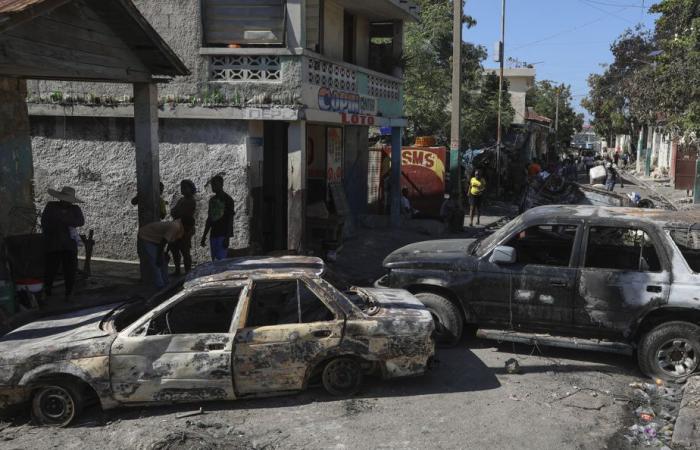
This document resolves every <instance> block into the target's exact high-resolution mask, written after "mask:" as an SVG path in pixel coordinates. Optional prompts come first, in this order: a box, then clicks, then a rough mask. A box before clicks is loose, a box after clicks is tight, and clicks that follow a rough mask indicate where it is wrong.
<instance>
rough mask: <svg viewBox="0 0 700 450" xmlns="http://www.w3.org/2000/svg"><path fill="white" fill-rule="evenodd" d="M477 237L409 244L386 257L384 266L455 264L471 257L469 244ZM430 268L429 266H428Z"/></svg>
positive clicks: (389, 267)
mask: <svg viewBox="0 0 700 450" xmlns="http://www.w3.org/2000/svg"><path fill="white" fill-rule="evenodd" d="M475 241H476V239H441V240H435V241H423V242H416V243H414V244H409V245H407V246H405V247H401V248H400V249H398V250H395V251H393V252H392V253H390V254H389V256H387V257H386V258H385V259H384V267H386V268H388V269H391V268H394V267H400V266H406V265H408V266H412V265H416V264H420V265H422V266H425V265H427V266H430V265H432V264H435V265H443V264H448V265H449V264H453V263H454V262H455V261H457V260H462V259H464V258H467V257H469V246H470V245H471V244H473V243H474V242H475ZM426 268H428V267H426Z"/></svg>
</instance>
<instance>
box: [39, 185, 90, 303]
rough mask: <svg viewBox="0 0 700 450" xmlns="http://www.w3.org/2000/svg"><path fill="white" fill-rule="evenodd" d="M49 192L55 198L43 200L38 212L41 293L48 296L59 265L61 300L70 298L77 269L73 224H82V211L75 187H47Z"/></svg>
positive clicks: (79, 225)
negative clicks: (41, 246)
mask: <svg viewBox="0 0 700 450" xmlns="http://www.w3.org/2000/svg"><path fill="white" fill-rule="evenodd" d="M49 195H51V196H52V197H54V198H55V199H57V200H58V201H51V202H49V203H47V204H46V207H45V208H44V212H43V213H42V214H41V231H42V234H43V235H44V250H45V252H46V253H45V262H44V268H45V272H44V293H45V294H46V296H47V297H50V296H51V291H52V288H53V281H54V278H56V273H58V268H59V266H62V267H63V279H64V282H65V300H66V301H70V298H71V295H72V294H73V286H75V276H76V273H77V272H78V241H79V240H80V238H79V237H78V232H77V231H76V228H77V227H82V226H83V225H85V217H83V211H82V210H81V209H80V207H79V206H78V205H77V203H83V202H82V200H80V199H79V198H78V197H76V196H75V189H73V188H72V187H70V186H64V187H63V188H62V189H61V190H60V191H56V190H54V189H49Z"/></svg>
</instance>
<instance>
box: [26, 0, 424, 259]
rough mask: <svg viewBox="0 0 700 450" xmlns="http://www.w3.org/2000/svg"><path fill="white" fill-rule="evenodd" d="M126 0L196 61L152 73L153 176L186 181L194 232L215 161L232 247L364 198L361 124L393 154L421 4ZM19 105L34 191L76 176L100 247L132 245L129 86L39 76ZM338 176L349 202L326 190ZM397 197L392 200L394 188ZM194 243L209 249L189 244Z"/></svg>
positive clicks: (354, 206)
mask: <svg viewBox="0 0 700 450" xmlns="http://www.w3.org/2000/svg"><path fill="white" fill-rule="evenodd" d="M134 3H135V4H136V6H137V7H138V9H139V10H140V11H141V13H142V14H143V15H144V16H145V17H146V19H147V20H148V21H149V22H150V23H151V24H152V26H153V27H154V28H155V29H156V30H157V31H158V33H160V35H161V36H163V38H164V40H165V41H166V42H167V43H168V45H169V46H170V47H171V48H173V50H174V51H175V52H176V53H177V54H178V56H179V57H180V58H181V59H182V60H183V61H184V62H185V64H186V66H187V67H188V69H189V70H190V72H191V74H190V75H189V76H183V77H178V78H176V79H175V80H173V81H172V82H170V83H168V84H166V85H162V86H160V95H159V99H158V100H159V107H160V110H159V113H158V115H159V118H160V126H159V134H160V177H161V180H162V181H163V183H164V184H165V186H166V188H165V193H164V194H165V195H164V196H165V199H166V200H167V201H169V202H171V203H172V202H174V201H175V200H176V198H177V191H178V184H179V181H180V180H182V179H183V178H189V179H192V180H193V181H194V182H195V184H196V185H197V187H198V188H199V191H200V192H199V194H198V199H199V202H198V214H199V218H198V226H199V230H198V232H201V227H202V224H203V222H204V218H205V214H206V199H207V198H208V195H209V194H208V193H206V191H205V183H206V182H207V180H208V179H209V178H210V177H211V176H213V175H215V174H217V173H224V178H225V187H226V190H227V191H229V192H230V193H231V195H232V197H233V198H234V200H235V202H236V218H235V237H234V240H233V242H232V247H235V248H245V247H251V246H256V247H257V246H259V247H261V248H262V250H265V251H272V250H293V251H295V250H301V249H303V248H304V246H305V239H306V237H307V230H306V222H307V204H308V205H311V204H314V205H317V204H325V205H331V204H333V206H335V207H336V208H337V209H340V208H341V207H342V208H346V209H347V214H348V217H347V219H346V220H350V221H351V220H352V218H353V217H356V216H357V215H358V214H361V213H363V212H364V211H365V208H366V207H367V169H368V149H367V147H368V130H369V127H370V126H382V127H392V134H393V136H394V142H395V144H396V145H395V147H396V149H395V150H396V151H395V156H396V158H397V160H400V140H399V136H400V129H401V127H404V126H405V125H406V121H405V119H404V118H403V117H402V110H403V101H402V79H401V71H400V69H399V62H400V57H401V53H402V47H403V23H404V22H405V21H410V20H415V19H416V18H417V9H416V7H415V6H413V5H412V4H410V3H408V2H406V1H405V0H381V1H377V0H374V1H372V0H353V1H350V0H286V1H284V0H264V1H257V2H250V1H244V0H159V1H157V2H153V1H147V0H137V1H135V2H134ZM109 51H111V49H109V48H106V49H105V52H109ZM28 106H29V113H30V116H31V132H32V145H33V147H34V168H35V186H36V202H37V205H38V206H39V207H41V206H43V204H44V202H45V201H46V200H47V198H46V195H45V192H46V189H47V188H48V187H53V186H62V185H64V184H70V185H73V186H75V187H76V189H77V190H78V194H79V195H80V196H81V197H82V198H84V199H85V200H86V204H85V205H84V210H85V212H86V216H87V224H86V227H90V228H93V229H95V239H96V240H97V245H96V247H95V255H96V256H104V257H113V258H127V259H134V258H135V245H134V243H135V232H136V224H137V220H136V211H135V210H134V209H133V208H132V207H131V205H130V203H129V199H130V198H131V197H132V196H133V195H135V193H136V183H135V180H134V177H133V173H134V172H135V161H134V158H133V153H134V128H133V120H132V118H133V113H134V106H133V94H132V90H131V88H130V86H127V85H122V84H118V83H114V84H107V83H105V84H100V85H94V84H93V85H89V84H84V83H80V82H56V81H34V82H29V85H28ZM396 178H398V177H396ZM395 182H396V183H397V185H398V180H395ZM334 186H342V187H343V188H344V189H342V190H339V189H336V188H334ZM338 192H343V193H344V197H345V198H344V199H342V200H343V201H344V202H345V203H346V205H341V204H337V203H339V202H338V198H333V197H334V196H337V193H338ZM341 197H342V195H341ZM393 206H394V211H395V212H396V215H397V216H398V198H396V201H395V202H394V205H393ZM313 209H314V210H317V209H316V208H313ZM329 209H333V208H332V207H330V206H329ZM195 257H196V259H198V260H200V261H201V260H204V259H205V258H207V253H206V252H205V251H204V250H203V249H199V250H198V253H197V254H196V255H195Z"/></svg>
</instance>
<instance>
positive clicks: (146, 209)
mask: <svg viewBox="0 0 700 450" xmlns="http://www.w3.org/2000/svg"><path fill="white" fill-rule="evenodd" d="M134 135H135V142H136V189H137V190H138V196H139V226H143V225H145V224H147V223H151V222H157V221H159V220H160V189H159V186H158V185H159V183H160V173H159V170H160V168H159V158H158V87H157V86H156V84H155V83H134Z"/></svg>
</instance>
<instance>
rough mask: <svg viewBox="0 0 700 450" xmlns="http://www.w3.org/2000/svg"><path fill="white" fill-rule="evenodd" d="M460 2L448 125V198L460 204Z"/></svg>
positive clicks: (459, 3) (456, 12)
mask: <svg viewBox="0 0 700 450" xmlns="http://www.w3.org/2000/svg"><path fill="white" fill-rule="evenodd" d="M462 1H463V0H453V1H452V3H453V13H452V14H453V22H452V120H451V123H450V190H451V192H450V196H453V195H456V196H457V198H456V200H457V204H458V205H461V204H462V187H461V184H462V170H461V166H462V165H461V161H460V158H459V148H460V143H461V142H460V141H461V137H460V133H459V125H460V117H461V114H460V112H461V95H460V94H461V87H462V14H463V12H462V8H463V6H462Z"/></svg>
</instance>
